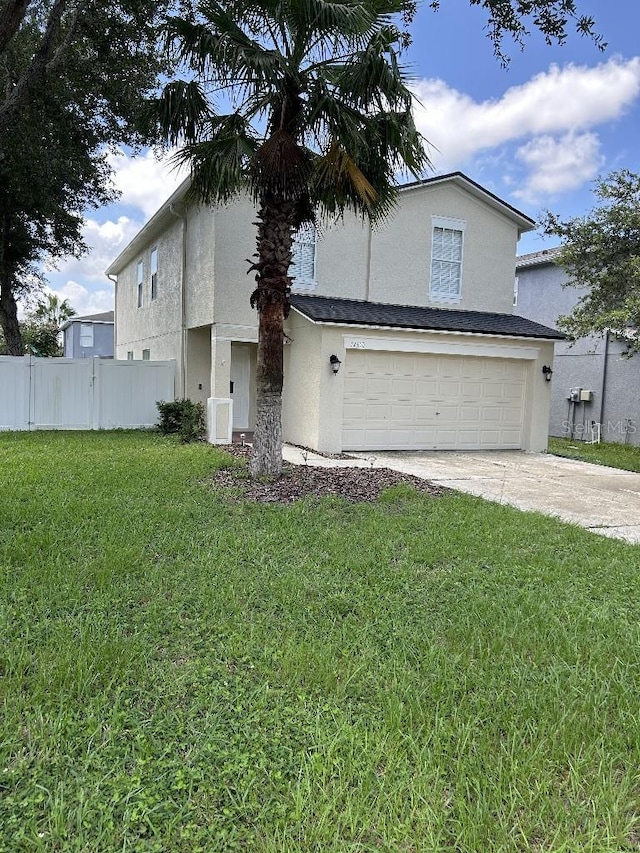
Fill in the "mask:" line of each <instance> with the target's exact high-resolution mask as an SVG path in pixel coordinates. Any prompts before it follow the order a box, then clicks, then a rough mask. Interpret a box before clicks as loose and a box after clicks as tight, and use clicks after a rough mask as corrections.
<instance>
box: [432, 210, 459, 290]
mask: <svg viewBox="0 0 640 853" xmlns="http://www.w3.org/2000/svg"><path fill="white" fill-rule="evenodd" d="M465 226H466V223H465V222H464V221H463V220H461V219H446V218H444V217H441V216H434V217H433V219H432V228H433V233H432V237H431V281H430V285H429V298H430V299H432V300H433V301H434V302H459V301H460V298H461V296H462V247H463V242H464V231H465Z"/></svg>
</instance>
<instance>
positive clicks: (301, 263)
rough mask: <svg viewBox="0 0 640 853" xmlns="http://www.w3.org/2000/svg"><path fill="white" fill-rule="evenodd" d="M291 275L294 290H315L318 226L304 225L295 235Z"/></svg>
mask: <svg viewBox="0 0 640 853" xmlns="http://www.w3.org/2000/svg"><path fill="white" fill-rule="evenodd" d="M291 254H292V260H291V266H290V267H289V275H290V276H291V278H292V279H293V282H292V283H291V287H292V288H293V289H294V290H315V286H316V228H315V225H311V224H307V225H302V226H300V228H298V230H297V231H296V233H295V234H294V237H293V245H292V247H291Z"/></svg>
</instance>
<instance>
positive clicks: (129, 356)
mask: <svg viewBox="0 0 640 853" xmlns="http://www.w3.org/2000/svg"><path fill="white" fill-rule="evenodd" d="M127 361H133V350H131V349H130V350H129V351H128V352H127Z"/></svg>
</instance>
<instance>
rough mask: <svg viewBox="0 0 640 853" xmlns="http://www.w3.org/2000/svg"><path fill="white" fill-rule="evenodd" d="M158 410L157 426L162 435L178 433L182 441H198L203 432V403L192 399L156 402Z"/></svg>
mask: <svg viewBox="0 0 640 853" xmlns="http://www.w3.org/2000/svg"><path fill="white" fill-rule="evenodd" d="M156 406H157V407H158V411H159V412H160V421H159V423H158V428H159V430H160V432H161V433H162V434H163V435H169V434H170V433H178V435H179V436H180V439H181V440H182V441H183V442H189V441H198V440H199V439H201V438H202V437H203V436H204V433H205V429H206V427H205V418H204V405H203V404H202V403H194V402H193V400H171V401H170V402H168V403H166V402H165V401H164V400H160V401H159V402H158V403H156Z"/></svg>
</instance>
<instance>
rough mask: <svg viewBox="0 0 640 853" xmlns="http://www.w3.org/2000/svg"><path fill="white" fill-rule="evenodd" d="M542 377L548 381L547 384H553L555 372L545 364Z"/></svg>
mask: <svg viewBox="0 0 640 853" xmlns="http://www.w3.org/2000/svg"><path fill="white" fill-rule="evenodd" d="M542 375H543V376H544V378H545V379H546V380H547V382H551V377H552V376H553V370H551V368H550V367H549V365H548V364H545V365H544V366H543V368H542Z"/></svg>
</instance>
